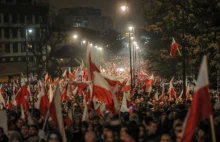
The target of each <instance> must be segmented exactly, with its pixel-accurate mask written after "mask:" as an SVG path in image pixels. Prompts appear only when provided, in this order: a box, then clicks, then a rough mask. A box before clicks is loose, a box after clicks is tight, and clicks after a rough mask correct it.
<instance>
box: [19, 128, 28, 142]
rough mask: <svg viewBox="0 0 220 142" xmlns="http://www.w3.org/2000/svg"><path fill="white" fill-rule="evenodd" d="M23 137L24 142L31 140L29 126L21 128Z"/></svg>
mask: <svg viewBox="0 0 220 142" xmlns="http://www.w3.org/2000/svg"><path fill="white" fill-rule="evenodd" d="M21 135H22V139H23V142H27V140H28V138H29V132H28V125H26V124H23V125H22V126H21Z"/></svg>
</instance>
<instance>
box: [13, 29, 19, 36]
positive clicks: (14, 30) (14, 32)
mask: <svg viewBox="0 0 220 142" xmlns="http://www.w3.org/2000/svg"><path fill="white" fill-rule="evenodd" d="M17 33H18V30H17V28H12V37H13V38H17V37H18V35H17Z"/></svg>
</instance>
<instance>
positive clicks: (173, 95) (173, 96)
mask: <svg viewBox="0 0 220 142" xmlns="http://www.w3.org/2000/svg"><path fill="white" fill-rule="evenodd" d="M173 80H174V77H173V78H172V79H171V80H170V86H169V101H171V100H172V98H176V92H175V90H174V87H173Z"/></svg>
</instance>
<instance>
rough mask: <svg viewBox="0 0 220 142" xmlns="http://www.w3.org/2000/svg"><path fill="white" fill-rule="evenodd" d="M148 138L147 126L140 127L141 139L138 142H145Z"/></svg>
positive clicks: (141, 125)
mask: <svg viewBox="0 0 220 142" xmlns="http://www.w3.org/2000/svg"><path fill="white" fill-rule="evenodd" d="M146 137H147V131H146V129H145V126H144V125H143V124H140V125H139V137H138V142H145V141H146Z"/></svg>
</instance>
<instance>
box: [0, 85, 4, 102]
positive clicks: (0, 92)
mask: <svg viewBox="0 0 220 142" xmlns="http://www.w3.org/2000/svg"><path fill="white" fill-rule="evenodd" d="M3 94H4V93H3V91H2V85H1V86H0V103H2V104H3V106H5V99H4V96H3Z"/></svg>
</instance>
